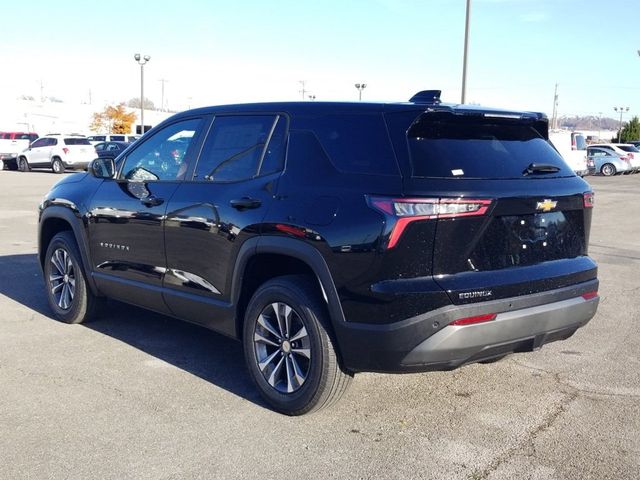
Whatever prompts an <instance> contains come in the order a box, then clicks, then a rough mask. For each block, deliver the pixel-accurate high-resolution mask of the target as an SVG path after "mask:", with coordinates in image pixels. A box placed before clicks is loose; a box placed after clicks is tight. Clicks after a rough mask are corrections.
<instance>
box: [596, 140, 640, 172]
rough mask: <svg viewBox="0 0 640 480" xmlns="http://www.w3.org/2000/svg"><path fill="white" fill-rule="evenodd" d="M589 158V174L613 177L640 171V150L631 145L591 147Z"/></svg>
mask: <svg viewBox="0 0 640 480" xmlns="http://www.w3.org/2000/svg"><path fill="white" fill-rule="evenodd" d="M637 143H638V144H640V142H637ZM587 158H588V160H589V162H590V164H589V173H590V174H592V175H593V174H598V173H601V174H602V175H606V176H611V175H616V174H619V173H638V172H639V171H640V150H639V149H638V148H637V147H636V146H635V145H633V144H631V143H603V144H596V145H589V146H588V147H587Z"/></svg>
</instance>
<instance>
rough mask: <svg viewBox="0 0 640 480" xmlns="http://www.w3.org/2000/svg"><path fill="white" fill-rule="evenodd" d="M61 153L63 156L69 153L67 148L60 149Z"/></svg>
mask: <svg viewBox="0 0 640 480" xmlns="http://www.w3.org/2000/svg"><path fill="white" fill-rule="evenodd" d="M62 151H63V152H64V154H65V155H67V154H68V153H69V149H68V148H66V147H64V148H63V149H62Z"/></svg>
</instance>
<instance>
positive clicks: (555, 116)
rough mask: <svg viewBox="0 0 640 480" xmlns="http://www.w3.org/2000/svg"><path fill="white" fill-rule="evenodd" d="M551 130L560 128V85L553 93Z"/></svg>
mask: <svg viewBox="0 0 640 480" xmlns="http://www.w3.org/2000/svg"><path fill="white" fill-rule="evenodd" d="M551 128H554V129H555V128H558V84H557V83H556V89H555V91H554V92H553V115H552V117H551Z"/></svg>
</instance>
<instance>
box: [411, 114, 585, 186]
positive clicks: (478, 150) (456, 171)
mask: <svg viewBox="0 0 640 480" xmlns="http://www.w3.org/2000/svg"><path fill="white" fill-rule="evenodd" d="M489 122H490V121H489V120H487V122H486V123H477V122H470V121H468V120H465V121H428V120H427V121H423V122H419V123H416V124H415V125H413V126H412V127H411V129H410V130H409V133H408V142H409V150H410V154H411V163H412V167H413V176H414V177H440V178H523V172H524V171H525V170H526V169H527V167H528V166H529V165H530V164H531V163H536V164H545V165H553V166H556V167H558V168H559V169H560V170H559V171H558V172H556V173H545V174H542V175H544V176H545V177H551V176H572V175H573V171H572V170H571V168H569V166H568V165H567V164H566V163H565V162H564V160H563V159H562V157H561V156H560V155H559V154H558V153H557V152H556V151H555V150H554V149H553V148H552V147H551V146H550V145H549V143H548V142H547V141H546V140H545V139H544V138H543V137H542V136H541V135H540V133H539V132H538V131H536V130H535V129H534V128H533V127H532V126H530V125H527V124H514V123H510V124H509V123H508V122H504V123H500V122H496V123H493V122H491V123H489Z"/></svg>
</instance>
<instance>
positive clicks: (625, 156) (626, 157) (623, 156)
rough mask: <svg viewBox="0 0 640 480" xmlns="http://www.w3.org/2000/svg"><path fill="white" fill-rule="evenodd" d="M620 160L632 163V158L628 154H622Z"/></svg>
mask: <svg viewBox="0 0 640 480" xmlns="http://www.w3.org/2000/svg"><path fill="white" fill-rule="evenodd" d="M620 160H624V161H625V162H627V163H631V160H630V159H629V157H628V156H627V155H622V156H620Z"/></svg>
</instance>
